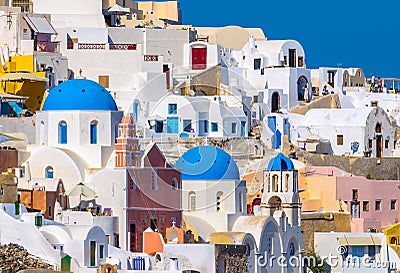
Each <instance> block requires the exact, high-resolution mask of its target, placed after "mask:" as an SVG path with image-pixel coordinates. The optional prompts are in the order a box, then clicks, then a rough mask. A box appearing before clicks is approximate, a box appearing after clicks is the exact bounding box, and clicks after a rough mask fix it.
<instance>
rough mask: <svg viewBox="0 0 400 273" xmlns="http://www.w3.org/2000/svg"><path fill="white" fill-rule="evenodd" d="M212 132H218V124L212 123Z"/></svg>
mask: <svg viewBox="0 0 400 273" xmlns="http://www.w3.org/2000/svg"><path fill="white" fill-rule="evenodd" d="M211 132H218V122H211Z"/></svg>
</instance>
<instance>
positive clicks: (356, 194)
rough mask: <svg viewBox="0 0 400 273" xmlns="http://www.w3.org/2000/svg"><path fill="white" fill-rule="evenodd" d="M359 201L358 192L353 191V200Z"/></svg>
mask: <svg viewBox="0 0 400 273" xmlns="http://www.w3.org/2000/svg"><path fill="white" fill-rule="evenodd" d="M357 199H358V190H357V189H353V200H357Z"/></svg>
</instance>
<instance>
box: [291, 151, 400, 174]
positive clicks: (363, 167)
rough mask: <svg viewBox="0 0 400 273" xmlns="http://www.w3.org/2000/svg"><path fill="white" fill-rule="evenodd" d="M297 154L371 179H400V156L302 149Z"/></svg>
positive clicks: (301, 158)
mask: <svg viewBox="0 0 400 273" xmlns="http://www.w3.org/2000/svg"><path fill="white" fill-rule="evenodd" d="M296 155H297V157H298V159H299V160H300V161H302V162H305V163H307V164H310V165H314V166H334V167H337V168H339V169H342V170H344V171H346V172H349V173H352V174H354V175H358V176H364V177H367V178H369V179H387V180H400V158H392V157H385V158H384V157H382V158H376V157H350V156H336V155H322V154H312V153H308V152H306V151H303V150H300V149H298V150H297V151H296Z"/></svg>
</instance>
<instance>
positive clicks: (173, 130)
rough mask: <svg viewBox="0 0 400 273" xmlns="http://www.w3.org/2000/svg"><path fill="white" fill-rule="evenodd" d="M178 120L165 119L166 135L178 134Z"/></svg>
mask: <svg viewBox="0 0 400 273" xmlns="http://www.w3.org/2000/svg"><path fill="white" fill-rule="evenodd" d="M178 131H179V130H178V118H167V133H170V134H177V133H178Z"/></svg>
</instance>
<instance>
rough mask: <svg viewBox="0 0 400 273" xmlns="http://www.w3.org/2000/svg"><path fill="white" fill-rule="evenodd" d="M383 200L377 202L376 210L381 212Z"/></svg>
mask: <svg viewBox="0 0 400 273" xmlns="http://www.w3.org/2000/svg"><path fill="white" fill-rule="evenodd" d="M381 203H382V200H375V210H381Z"/></svg>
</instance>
